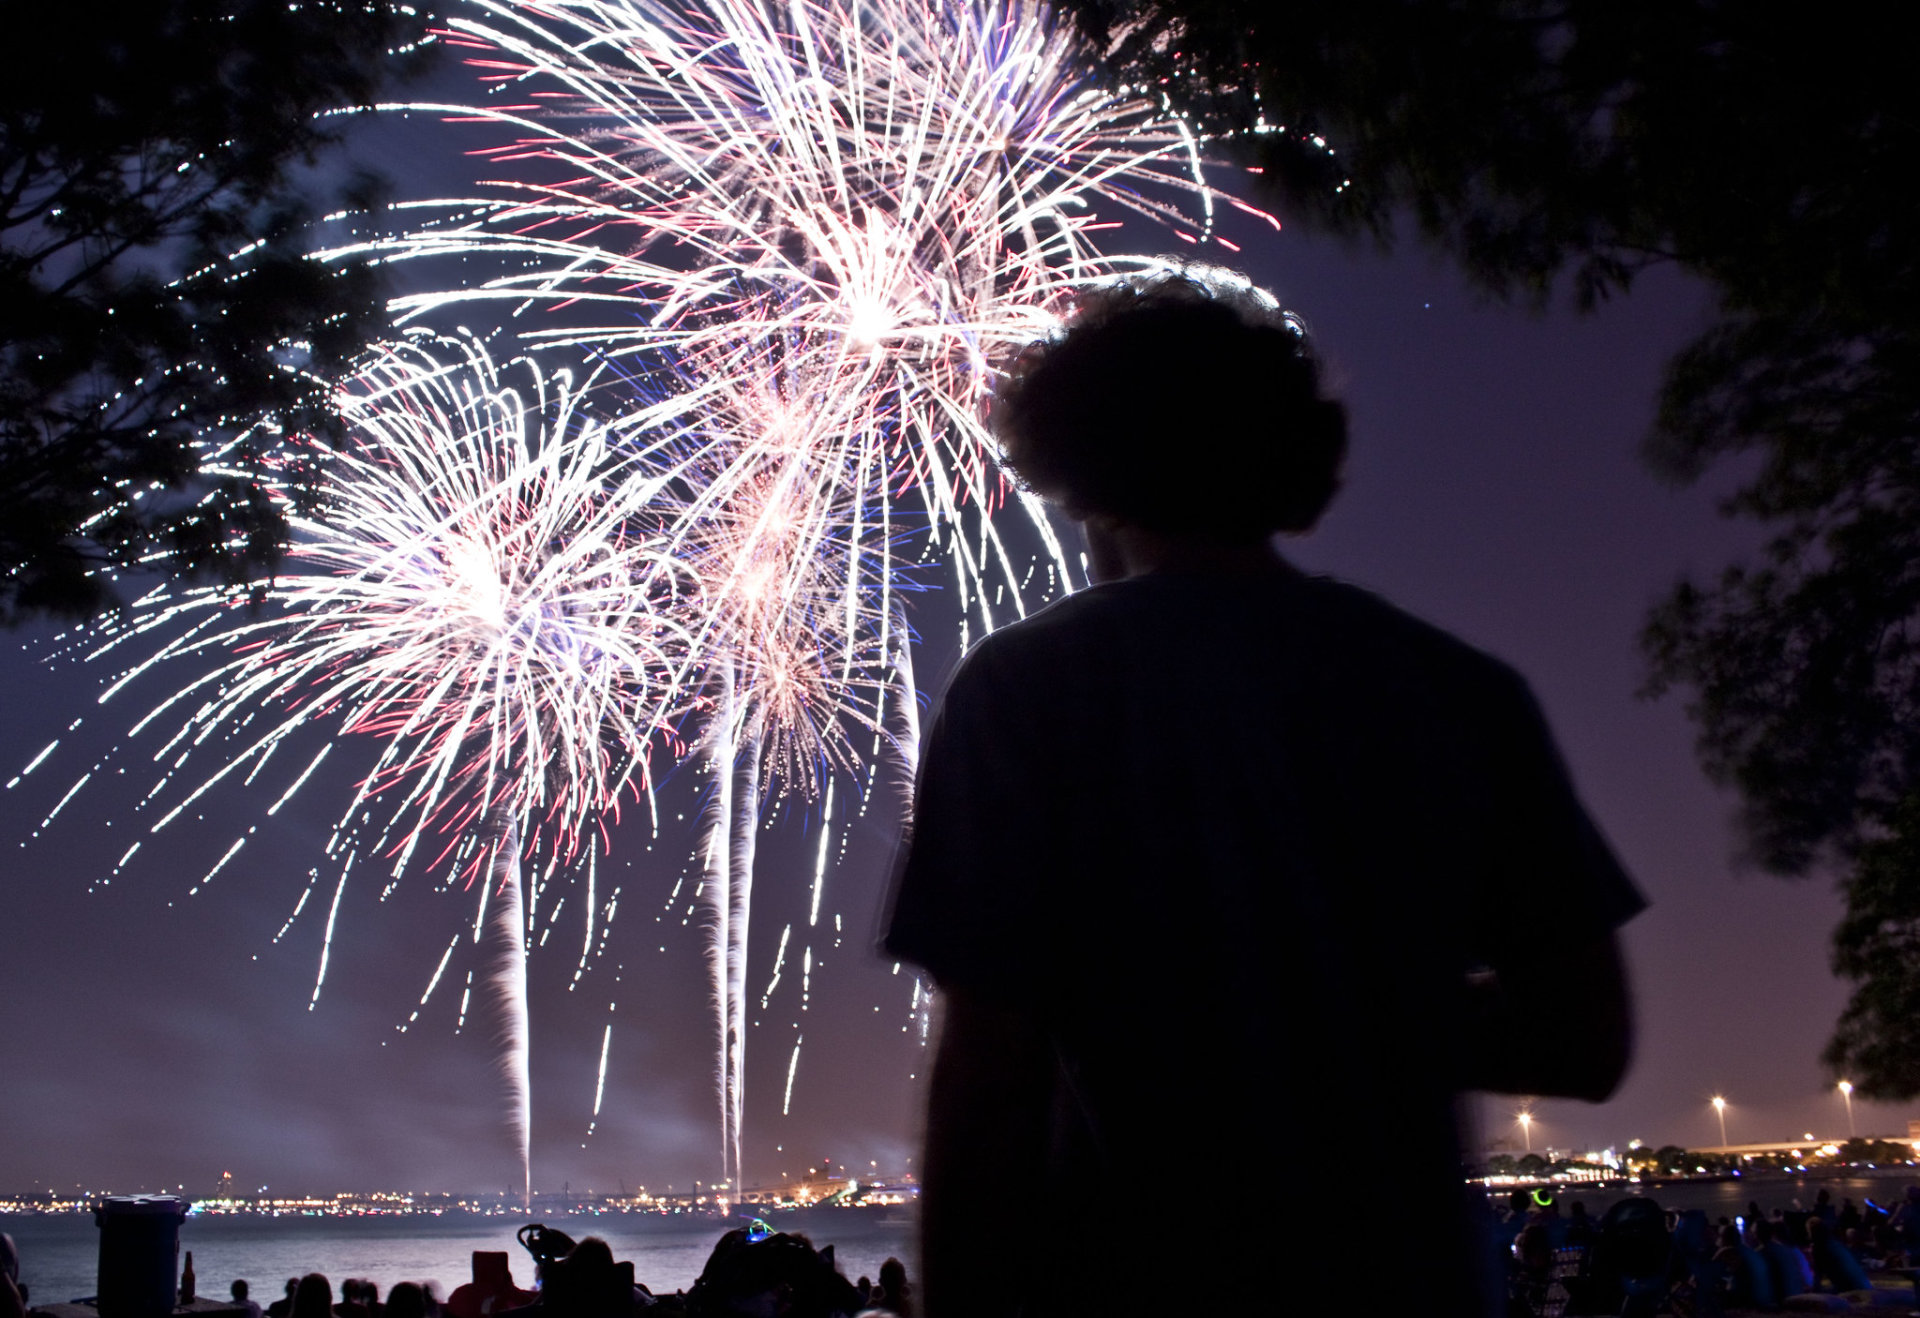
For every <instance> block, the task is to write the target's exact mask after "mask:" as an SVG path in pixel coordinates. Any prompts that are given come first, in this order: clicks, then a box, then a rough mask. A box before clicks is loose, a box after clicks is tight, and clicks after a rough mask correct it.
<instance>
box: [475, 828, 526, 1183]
mask: <svg viewBox="0 0 1920 1318" xmlns="http://www.w3.org/2000/svg"><path fill="white" fill-rule="evenodd" d="M489 823H493V824H495V825H496V826H497V827H498V829H499V833H498V836H497V841H496V842H495V844H494V849H493V863H492V865H491V866H490V867H489V872H488V875H487V891H488V898H487V904H488V906H489V908H490V909H491V912H492V914H491V916H490V917H489V919H488V920H487V929H486V939H485V942H486V950H487V951H488V952H489V953H490V960H491V961H492V963H493V970H492V971H491V973H490V975H489V982H490V983H491V985H492V988H493V995H494V1008H495V1011H496V1013H497V1022H498V1028H497V1033H496V1037H497V1040H498V1043H499V1047H500V1074H501V1078H502V1080H504V1081H505V1084H506V1091H507V1105H508V1119H507V1125H508V1129H509V1130H510V1131H511V1132H512V1134H513V1136H514V1138H515V1140H516V1142H517V1143H518V1145H519V1151H520V1191H521V1206H522V1207H523V1208H524V1209H525V1210H526V1211H528V1212H532V1211H533V1155H532V1137H533V1083H532V1077H531V1063H532V1057H531V1048H532V1043H531V1038H530V1036H529V1032H528V1029H527V973H526V972H527V908H526V902H525V900H524V898H523V894H522V890H521V885H520V828H519V824H518V823H517V821H515V820H514V819H513V817H512V816H510V815H509V816H506V817H504V818H495V819H491V820H489Z"/></svg>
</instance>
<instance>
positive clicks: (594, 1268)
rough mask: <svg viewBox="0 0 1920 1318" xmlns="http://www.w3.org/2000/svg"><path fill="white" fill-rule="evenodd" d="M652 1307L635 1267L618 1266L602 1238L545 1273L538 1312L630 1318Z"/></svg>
mask: <svg viewBox="0 0 1920 1318" xmlns="http://www.w3.org/2000/svg"><path fill="white" fill-rule="evenodd" d="M651 1303H652V1297H651V1295H649V1294H648V1292H647V1290H646V1288H645V1287H644V1286H636V1285H635V1284H634V1279H633V1264H631V1263H616V1262H614V1258H613V1248H612V1247H611V1246H610V1245H608V1244H607V1242H606V1241H604V1240H602V1239H601V1238H600V1237H599V1236H586V1237H584V1238H583V1239H581V1241H580V1242H579V1243H578V1244H576V1245H575V1246H574V1247H573V1248H572V1249H571V1250H569V1251H568V1252H567V1255H566V1257H565V1258H561V1259H556V1260H554V1261H553V1262H552V1263H551V1264H549V1265H547V1267H545V1268H544V1269H542V1281H541V1283H540V1301H539V1306H538V1309H539V1311H540V1312H542V1313H545V1314H548V1315H552V1316H553V1318H627V1315H629V1314H631V1313H632V1312H633V1311H634V1309H635V1308H636V1306H638V1305H641V1304H651ZM528 1312H532V1310H529V1311H528Z"/></svg>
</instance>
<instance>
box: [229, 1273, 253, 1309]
mask: <svg viewBox="0 0 1920 1318" xmlns="http://www.w3.org/2000/svg"><path fill="white" fill-rule="evenodd" d="M227 1293H228V1294H230V1295H231V1296H233V1302H234V1303H235V1304H237V1305H239V1306H241V1307H242V1308H243V1309H245V1310H246V1311H247V1318H260V1306H259V1305H258V1304H256V1303H254V1302H253V1301H252V1300H250V1299H248V1298H247V1283H246V1280H245V1278H235V1279H234V1283H233V1285H232V1286H230V1287H228V1288H227Z"/></svg>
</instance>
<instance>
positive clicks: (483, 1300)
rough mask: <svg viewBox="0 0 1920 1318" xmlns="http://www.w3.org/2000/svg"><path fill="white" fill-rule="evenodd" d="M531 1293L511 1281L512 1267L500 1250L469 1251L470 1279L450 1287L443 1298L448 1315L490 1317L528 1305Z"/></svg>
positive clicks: (472, 1317)
mask: <svg viewBox="0 0 1920 1318" xmlns="http://www.w3.org/2000/svg"><path fill="white" fill-rule="evenodd" d="M534 1298H535V1295H534V1292H532V1291H523V1290H521V1289H520V1288H519V1287H518V1286H516V1285H514V1284H513V1269H512V1267H511V1266H510V1265H509V1264H508V1262H507V1252H506V1251H505V1250H503V1249H476V1250H474V1251H473V1280H472V1281H470V1282H468V1283H467V1284H466V1285H464V1286H458V1287H455V1288H454V1292H453V1294H451V1295H449V1296H448V1297H447V1303H446V1311H447V1313H448V1314H449V1315H451V1318H490V1315H492V1314H495V1313H498V1312H500V1311H502V1310H506V1309H517V1308H519V1307H520V1306H521V1305H523V1304H530V1303H532V1302H533V1300H534Z"/></svg>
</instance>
